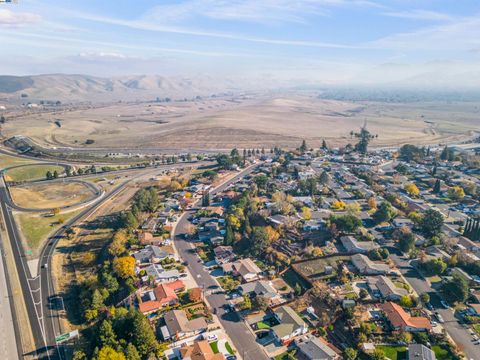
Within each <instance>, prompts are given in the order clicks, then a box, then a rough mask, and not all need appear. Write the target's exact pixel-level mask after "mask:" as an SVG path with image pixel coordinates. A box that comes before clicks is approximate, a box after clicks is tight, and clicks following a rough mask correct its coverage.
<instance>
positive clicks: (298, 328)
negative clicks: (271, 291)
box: [271, 306, 308, 345]
mask: <svg viewBox="0 0 480 360" xmlns="http://www.w3.org/2000/svg"><path fill="white" fill-rule="evenodd" d="M273 314H274V316H275V318H276V319H277V321H278V323H279V324H278V325H275V326H273V327H272V328H271V331H272V333H273V336H274V337H275V338H276V339H277V340H278V341H279V342H281V343H282V344H283V345H288V344H289V343H290V342H291V341H292V340H293V339H294V338H295V337H297V336H299V335H303V334H306V333H307V331H308V327H307V324H306V323H305V322H304V321H303V320H302V318H301V317H300V316H299V315H298V314H297V313H296V312H295V311H294V310H293V309H292V308H291V307H290V306H280V307H278V308H276V309H275V310H273Z"/></svg>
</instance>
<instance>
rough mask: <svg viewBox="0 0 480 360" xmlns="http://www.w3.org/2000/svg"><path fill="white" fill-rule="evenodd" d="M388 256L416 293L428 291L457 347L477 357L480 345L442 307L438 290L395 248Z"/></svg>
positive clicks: (465, 328) (468, 355)
mask: <svg viewBox="0 0 480 360" xmlns="http://www.w3.org/2000/svg"><path fill="white" fill-rule="evenodd" d="M388 250H389V251H390V258H391V259H392V260H393V262H394V263H395V265H396V266H397V268H398V269H399V270H400V272H401V273H402V275H403V276H404V277H405V279H406V280H407V281H408V283H409V284H410V285H411V286H412V288H413V289H414V290H415V291H416V292H417V294H418V295H420V294H423V293H428V294H429V295H430V303H431V304H432V305H433V307H434V308H435V311H437V312H438V313H439V314H440V315H441V316H442V318H443V320H444V321H445V323H443V324H442V325H443V327H444V328H445V330H446V331H447V333H448V334H449V335H450V336H451V338H452V339H453V341H455V343H456V344H457V345H458V346H459V348H460V349H461V350H462V351H463V352H464V353H465V355H466V356H467V359H478V358H479V356H478V355H477V354H478V353H479V352H480V346H479V345H475V344H474V341H473V338H472V335H470V332H469V329H468V327H466V326H465V327H464V326H463V325H462V324H460V323H459V322H458V321H457V319H456V318H455V316H454V313H453V310H451V309H444V308H443V307H442V305H441V303H440V301H441V300H442V299H441V297H440V296H439V294H438V292H437V291H436V290H435V289H433V288H432V287H431V286H430V284H429V283H428V281H426V280H425V279H424V278H423V277H422V275H420V273H419V272H418V271H417V269H415V268H414V267H413V266H412V265H411V264H410V261H409V259H407V258H405V257H404V256H403V255H402V254H401V253H400V252H399V251H398V250H397V249H395V248H393V247H389V248H388Z"/></svg>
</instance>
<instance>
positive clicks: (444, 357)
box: [432, 345, 455, 360]
mask: <svg viewBox="0 0 480 360" xmlns="http://www.w3.org/2000/svg"><path fill="white" fill-rule="evenodd" d="M432 350H433V352H434V353H435V356H436V357H437V360H454V359H455V357H454V356H452V354H451V353H450V351H449V350H448V349H447V348H445V347H443V346H441V345H434V346H432Z"/></svg>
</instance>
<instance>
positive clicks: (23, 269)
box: [0, 162, 202, 360]
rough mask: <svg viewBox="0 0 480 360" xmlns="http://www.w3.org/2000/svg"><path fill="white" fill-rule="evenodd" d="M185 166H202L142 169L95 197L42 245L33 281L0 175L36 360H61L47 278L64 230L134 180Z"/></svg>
mask: <svg viewBox="0 0 480 360" xmlns="http://www.w3.org/2000/svg"><path fill="white" fill-rule="evenodd" d="M188 165H190V166H199V165H202V163H200V162H199V163H194V164H185V163H177V164H169V165H164V166H160V167H157V168H145V169H144V170H145V171H143V172H141V173H140V174H137V173H136V176H134V177H133V178H130V179H128V180H127V181H125V182H124V183H122V184H121V185H119V186H117V187H116V188H115V189H114V190H113V191H112V192H110V193H109V194H108V195H106V196H103V197H101V198H99V199H98V200H97V201H96V202H94V203H93V204H92V205H91V206H90V207H87V208H85V209H84V210H83V211H81V212H80V213H79V214H77V215H76V216H74V217H73V218H71V219H70V220H69V221H68V222H67V223H65V224H64V225H63V227H62V228H60V229H59V230H57V231H56V232H55V233H54V234H52V235H51V236H50V237H49V238H48V239H47V241H46V242H45V244H44V246H43V248H42V249H41V252H40V257H39V264H38V271H37V274H38V276H36V277H35V278H33V276H32V274H31V272H30V269H29V267H28V264H27V261H28V259H27V257H26V256H25V253H24V250H23V246H22V243H21V237H20V231H19V229H18V227H17V225H16V223H15V220H14V217H13V214H12V208H11V207H10V206H9V204H11V198H10V194H9V192H8V189H7V187H6V185H5V181H4V179H3V176H1V177H0V208H1V211H2V213H3V217H4V219H5V225H6V229H5V230H6V232H7V234H8V238H9V240H10V243H11V247H12V249H13V256H14V261H15V264H16V270H17V273H18V275H19V279H20V285H21V289H22V293H23V297H24V300H25V304H26V308H27V312H28V318H29V320H30V326H31V332H32V336H33V338H34V339H35V347H36V349H37V350H36V354H35V356H36V357H37V358H40V359H52V360H53V359H65V356H64V349H63V347H62V346H57V345H56V343H55V337H56V336H58V335H60V334H61V333H62V329H61V326H60V317H59V315H60V312H61V311H62V310H63V301H62V299H61V298H60V297H58V296H57V295H56V292H55V289H54V286H53V282H52V277H51V269H52V267H51V259H52V255H53V253H54V252H55V247H56V245H57V243H58V241H59V240H60V238H61V237H62V236H63V235H64V233H65V231H66V229H67V228H69V227H70V226H73V225H75V224H76V223H77V222H79V221H81V220H82V219H83V218H85V217H86V216H88V215H89V214H91V213H92V212H94V211H95V210H96V209H97V208H98V207H99V206H100V205H101V204H103V203H104V202H105V201H107V200H109V199H111V198H112V197H113V196H115V195H116V194H118V193H119V192H120V191H121V190H122V189H123V188H124V187H125V186H126V185H127V183H129V182H130V181H133V180H138V179H140V178H141V177H147V178H149V177H151V176H153V175H154V174H155V173H156V172H159V171H162V170H165V169H175V168H182V167H185V166H188ZM147 180H148V179H147ZM45 264H47V266H44V265H45ZM3 274H5V273H4V272H2V275H3ZM10 295H11V294H10ZM3 309H5V307H3V306H2V308H1V310H3ZM1 310H0V311H1ZM10 313H11V314H12V311H10ZM0 316H1V314H0ZM13 316H14V317H15V314H13ZM7 324H8V323H7ZM14 333H15V332H10V334H12V336H13V334H14ZM14 343H16V345H17V347H19V348H21V344H20V340H19V339H18V337H17V339H16V341H14ZM0 348H1V342H0ZM10 358H12V357H6V359H10Z"/></svg>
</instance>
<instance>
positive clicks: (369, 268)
mask: <svg viewBox="0 0 480 360" xmlns="http://www.w3.org/2000/svg"><path fill="white" fill-rule="evenodd" d="M351 261H352V264H353V266H354V267H355V268H356V269H357V271H358V272H359V273H360V274H363V275H385V274H388V273H390V267H389V266H388V265H387V264H382V263H376V262H373V261H372V260H370V259H369V258H368V257H366V256H365V255H362V254H355V255H353V256H352V258H351Z"/></svg>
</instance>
